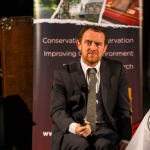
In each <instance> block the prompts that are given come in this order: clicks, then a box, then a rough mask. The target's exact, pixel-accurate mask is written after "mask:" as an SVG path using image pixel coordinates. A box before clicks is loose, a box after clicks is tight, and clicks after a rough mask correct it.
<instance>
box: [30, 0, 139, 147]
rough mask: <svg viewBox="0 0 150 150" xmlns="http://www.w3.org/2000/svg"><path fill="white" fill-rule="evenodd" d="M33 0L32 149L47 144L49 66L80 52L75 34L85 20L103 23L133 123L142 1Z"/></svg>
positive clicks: (108, 54)
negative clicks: (125, 87)
mask: <svg viewBox="0 0 150 150" xmlns="http://www.w3.org/2000/svg"><path fill="white" fill-rule="evenodd" d="M126 2H127V3H125V4H124V2H123V1H122V0H61V1H59V2H58V1H57V2H56V1H51V0H35V1H34V14H35V16H34V18H35V19H34V64H33V66H34V70H33V121H34V122H35V125H34V126H33V142H32V143H33V146H32V149H33V150H41V149H44V150H50V141H51V135H52V132H51V125H52V122H51V118H50V101H51V89H52V82H53V74H54V70H55V69H57V68H58V67H60V66H62V65H65V64H66V63H68V62H71V61H74V60H76V59H78V58H79V57H80V52H79V51H78V49H77V47H76V44H75V43H76V37H77V35H78V33H79V30H80V29H81V28H82V27H83V26H84V25H85V24H95V25H101V26H103V27H104V28H105V30H106V32H107V34H108V37H109V41H108V42H109V45H108V49H107V51H106V53H105V54H104V56H105V57H108V58H110V59H115V60H119V61H121V62H122V63H123V64H124V67H125V68H126V72H127V76H128V80H129V88H130V99H131V109H132V112H133V116H132V124H135V123H137V122H139V121H141V120H142V92H141V91H142V84H141V81H142V79H141V77H142V76H141V73H142V68H141V64H142V63H141V61H142V60H141V57H142V55H141V53H142V51H141V47H142V42H141V40H140V36H141V29H142V24H141V20H140V18H141V17H140V16H141V13H142V7H141V1H139V0H134V1H133V0H130V1H126Z"/></svg>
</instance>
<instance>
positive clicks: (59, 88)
mask: <svg viewBox="0 0 150 150" xmlns="http://www.w3.org/2000/svg"><path fill="white" fill-rule="evenodd" d="M64 76H67V75H66V74H64V72H63V69H61V70H57V71H55V73H54V82H53V87H52V94H51V104H50V114H51V118H52V121H53V123H54V124H56V125H57V126H58V127H59V129H60V130H61V131H62V132H68V128H69V125H70V124H71V123H73V122H74V120H73V118H71V116H70V115H69V114H68V113H67V103H66V101H67V94H66V93H67V92H66V88H65V83H64V82H66V83H67V81H65V80H66V78H64Z"/></svg>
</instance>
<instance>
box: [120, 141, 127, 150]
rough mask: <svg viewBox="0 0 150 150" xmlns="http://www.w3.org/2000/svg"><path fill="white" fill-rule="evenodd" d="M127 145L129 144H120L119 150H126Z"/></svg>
mask: <svg viewBox="0 0 150 150" xmlns="http://www.w3.org/2000/svg"><path fill="white" fill-rule="evenodd" d="M127 145H128V144H127V143H123V142H120V143H118V144H117V148H118V150H125V149H126V147H127Z"/></svg>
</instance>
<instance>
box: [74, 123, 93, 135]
mask: <svg viewBox="0 0 150 150" xmlns="http://www.w3.org/2000/svg"><path fill="white" fill-rule="evenodd" d="M85 124H86V125H85V126H82V125H80V124H78V125H77V126H76V128H75V132H76V134H77V135H79V136H82V137H87V136H88V135H90V134H91V128H90V122H88V121H85Z"/></svg>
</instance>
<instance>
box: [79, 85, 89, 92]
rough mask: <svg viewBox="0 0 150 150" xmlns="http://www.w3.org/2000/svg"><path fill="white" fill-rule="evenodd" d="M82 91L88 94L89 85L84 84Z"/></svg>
mask: <svg viewBox="0 0 150 150" xmlns="http://www.w3.org/2000/svg"><path fill="white" fill-rule="evenodd" d="M81 91H82V92H87V91H88V88H87V85H86V84H83V85H82V87H81Z"/></svg>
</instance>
